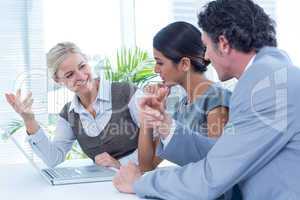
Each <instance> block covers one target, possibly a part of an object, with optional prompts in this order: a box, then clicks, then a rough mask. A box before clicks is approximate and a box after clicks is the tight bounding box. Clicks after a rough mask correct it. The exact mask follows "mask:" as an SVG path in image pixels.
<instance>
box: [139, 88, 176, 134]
mask: <svg viewBox="0 0 300 200" xmlns="http://www.w3.org/2000/svg"><path fill="white" fill-rule="evenodd" d="M168 94H169V88H167V87H163V88H159V90H158V91H157V94H155V95H149V96H145V97H144V98H143V99H142V100H141V102H140V119H141V123H142V125H143V126H144V127H145V128H153V130H154V131H155V132H156V133H158V134H159V135H160V136H161V137H162V138H165V137H167V136H168V135H169V133H170V129H171V125H172V119H171V117H170V116H169V115H168V114H167V113H166V112H165V105H164V101H165V98H166V97H167V95H168Z"/></svg>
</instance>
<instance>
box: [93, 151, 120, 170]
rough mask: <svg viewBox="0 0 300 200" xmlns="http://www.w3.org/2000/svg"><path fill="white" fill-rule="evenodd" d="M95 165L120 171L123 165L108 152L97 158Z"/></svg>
mask: <svg viewBox="0 0 300 200" xmlns="http://www.w3.org/2000/svg"><path fill="white" fill-rule="evenodd" d="M95 163H96V164H97V165H101V166H104V167H114V168H117V169H119V168H120V166H121V163H120V162H119V161H118V160H116V159H114V158H113V157H112V156H111V155H109V154H108V153H107V152H104V153H101V154H98V155H97V156H95Z"/></svg>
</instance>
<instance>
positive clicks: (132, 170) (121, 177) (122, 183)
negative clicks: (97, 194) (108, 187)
mask: <svg viewBox="0 0 300 200" xmlns="http://www.w3.org/2000/svg"><path fill="white" fill-rule="evenodd" d="M141 176H142V173H141V171H140V169H139V167H138V166H137V165H135V164H133V163H131V162H129V163H128V165H127V166H121V168H120V170H119V172H118V173H117V174H116V176H115V177H114V179H113V184H114V186H115V187H116V188H117V190H119V191H120V192H123V193H131V194H133V193H134V191H133V184H134V182H135V181H136V180H138V179H139V178H140V177H141Z"/></svg>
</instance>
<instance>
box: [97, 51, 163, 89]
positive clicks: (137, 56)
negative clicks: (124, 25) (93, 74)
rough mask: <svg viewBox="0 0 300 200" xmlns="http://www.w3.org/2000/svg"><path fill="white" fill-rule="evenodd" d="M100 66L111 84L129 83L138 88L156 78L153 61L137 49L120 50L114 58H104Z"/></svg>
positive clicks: (146, 53) (145, 52)
mask: <svg viewBox="0 0 300 200" xmlns="http://www.w3.org/2000/svg"><path fill="white" fill-rule="evenodd" d="M102 65H103V66H102V67H103V68H104V74H105V77H106V79H108V80H111V81H113V82H119V81H120V82H121V81H125V82H131V83H133V84H135V85H137V86H139V87H140V86H142V85H143V84H145V83H146V82H147V81H149V80H150V79H152V78H154V77H156V76H157V74H155V73H154V70H153V68H154V65H155V61H154V59H153V58H151V57H150V56H149V54H148V52H147V51H144V50H142V49H140V48H138V47H136V48H132V49H131V48H120V49H118V50H117V53H116V56H115V58H105V59H104V62H103V63H102ZM113 66H115V68H114V67H113Z"/></svg>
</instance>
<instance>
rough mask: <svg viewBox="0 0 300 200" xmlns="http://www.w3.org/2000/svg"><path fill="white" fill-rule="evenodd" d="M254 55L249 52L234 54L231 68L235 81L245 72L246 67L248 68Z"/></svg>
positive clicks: (252, 52)
mask: <svg viewBox="0 0 300 200" xmlns="http://www.w3.org/2000/svg"><path fill="white" fill-rule="evenodd" d="M255 54H256V52H255V51H251V52H249V53H241V52H236V56H235V62H233V63H235V66H233V68H234V69H236V72H235V77H236V78H237V79H239V78H240V77H241V76H242V74H243V73H244V72H245V70H246V67H247V66H248V64H249V62H250V61H251V59H252V58H253V56H255Z"/></svg>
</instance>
